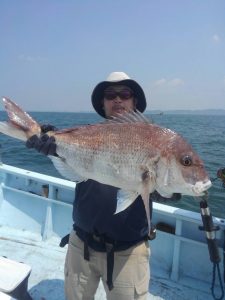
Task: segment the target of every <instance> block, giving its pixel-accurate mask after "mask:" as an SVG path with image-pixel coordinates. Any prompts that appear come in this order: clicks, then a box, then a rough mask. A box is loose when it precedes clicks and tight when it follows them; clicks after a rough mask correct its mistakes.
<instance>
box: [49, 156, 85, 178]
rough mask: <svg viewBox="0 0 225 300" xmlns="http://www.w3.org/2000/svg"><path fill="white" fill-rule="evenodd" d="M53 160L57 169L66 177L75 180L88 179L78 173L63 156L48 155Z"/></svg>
mask: <svg viewBox="0 0 225 300" xmlns="http://www.w3.org/2000/svg"><path fill="white" fill-rule="evenodd" d="M48 157H49V158H50V159H51V161H52V162H53V164H54V166H55V168H56V170H57V171H58V172H59V173H60V174H61V175H62V176H63V177H65V178H66V179H69V180H71V181H75V182H81V181H85V180H86V179H85V178H83V177H81V176H80V175H78V174H77V173H76V172H75V171H74V170H73V169H72V168H71V167H70V166H69V165H68V164H67V163H66V162H65V161H64V159H63V158H60V157H57V156H50V155H49V156H48Z"/></svg>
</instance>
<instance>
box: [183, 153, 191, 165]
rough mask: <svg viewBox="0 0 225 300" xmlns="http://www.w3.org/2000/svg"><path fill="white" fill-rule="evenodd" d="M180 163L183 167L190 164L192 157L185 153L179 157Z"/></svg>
mask: <svg viewBox="0 0 225 300" xmlns="http://www.w3.org/2000/svg"><path fill="white" fill-rule="evenodd" d="M181 163H182V165H183V166H185V167H189V166H191V165H192V158H191V157H190V156H189V155H186V156H184V157H182V158H181Z"/></svg>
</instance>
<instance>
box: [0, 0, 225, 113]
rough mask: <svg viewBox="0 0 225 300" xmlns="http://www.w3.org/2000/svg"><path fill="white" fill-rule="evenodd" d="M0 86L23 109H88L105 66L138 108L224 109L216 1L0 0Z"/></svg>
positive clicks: (224, 61) (224, 43) (224, 41)
mask: <svg viewBox="0 0 225 300" xmlns="http://www.w3.org/2000/svg"><path fill="white" fill-rule="evenodd" d="M0 14H1V17H0V36H1V44H0V95H2V96H7V97H9V98H11V99H13V100H14V101H15V102H17V103H18V104H19V105H20V106H22V107H23V108H24V109H25V110H29V111H31V110H33V111H93V109H92V106H91V102H90V95H91V92H92V90H93V88H94V87H95V85H96V84H97V83H98V82H100V81H103V80H105V79H106V77H107V76H108V74H109V73H110V72H112V71H124V72H126V73H127V74H128V75H129V76H130V77H132V78H133V79H135V80H137V81H138V82H139V83H140V84H141V85H142V87H143V89H144V91H145V93H146V97H147V101H148V110H151V109H160V110H168V109H169V110H170V109H211V108H214V109H225V1H224V0H198V1H197V0H187V1H186V0H183V1H182V0H121V1H116V0H104V1H103V0H98V1H97V0H86V1H85V0H74V1H72V0H70V1H69V0H64V1H62V0H51V1H50V0H43V1H41V0H39V1H33V0H20V1H18V0H1V1H0Z"/></svg>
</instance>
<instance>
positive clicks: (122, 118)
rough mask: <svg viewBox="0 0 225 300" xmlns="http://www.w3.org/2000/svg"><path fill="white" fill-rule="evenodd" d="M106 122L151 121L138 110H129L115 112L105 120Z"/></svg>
mask: <svg viewBox="0 0 225 300" xmlns="http://www.w3.org/2000/svg"><path fill="white" fill-rule="evenodd" d="M106 122H107V123H147V124H149V123H152V121H151V120H149V119H148V118H147V117H145V116H144V115H143V114H142V113H141V112H140V111H138V110H136V111H129V112H125V113H123V114H117V115H116V116H112V117H110V119H107V120H106Z"/></svg>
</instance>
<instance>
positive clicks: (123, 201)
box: [115, 189, 139, 214]
mask: <svg viewBox="0 0 225 300" xmlns="http://www.w3.org/2000/svg"><path fill="white" fill-rule="evenodd" d="M138 195H139V194H138V192H135V191H125V190H121V189H120V190H118V192H117V206H116V211H115V214H118V213H119V212H121V211H123V210H125V209H126V208H127V207H128V206H130V205H131V204H132V203H133V202H134V200H135V199H136V198H137V197H138Z"/></svg>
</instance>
